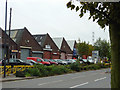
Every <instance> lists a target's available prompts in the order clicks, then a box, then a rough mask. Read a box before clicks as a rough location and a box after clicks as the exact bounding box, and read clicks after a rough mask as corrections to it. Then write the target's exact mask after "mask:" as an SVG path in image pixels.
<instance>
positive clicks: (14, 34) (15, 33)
mask: <svg viewBox="0 0 120 90" xmlns="http://www.w3.org/2000/svg"><path fill="white" fill-rule="evenodd" d="M23 32H24V29H14V30H11V31H10V37H11V38H12V40H13V41H15V42H16V43H17V44H18V43H19V42H20V39H21V38H22V34H23ZM6 33H7V34H8V33H9V31H8V30H7V31H6Z"/></svg>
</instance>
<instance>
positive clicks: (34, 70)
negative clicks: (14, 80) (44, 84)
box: [26, 68, 40, 76]
mask: <svg viewBox="0 0 120 90" xmlns="http://www.w3.org/2000/svg"><path fill="white" fill-rule="evenodd" d="M28 73H29V74H30V75H31V76H40V72H39V70H38V68H29V69H28V71H27V72H26V74H27V75H28Z"/></svg>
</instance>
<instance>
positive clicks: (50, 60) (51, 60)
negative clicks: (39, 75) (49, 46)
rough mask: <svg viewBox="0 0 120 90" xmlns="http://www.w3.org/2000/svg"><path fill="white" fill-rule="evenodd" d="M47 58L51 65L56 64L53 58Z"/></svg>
mask: <svg viewBox="0 0 120 90" xmlns="http://www.w3.org/2000/svg"><path fill="white" fill-rule="evenodd" d="M48 60H49V62H50V63H51V65H53V64H55V65H58V63H57V62H56V61H55V60H53V59H48Z"/></svg>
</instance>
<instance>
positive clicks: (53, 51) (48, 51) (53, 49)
mask: <svg viewBox="0 0 120 90" xmlns="http://www.w3.org/2000/svg"><path fill="white" fill-rule="evenodd" d="M33 36H34V38H35V39H36V41H37V42H38V43H39V44H40V45H41V47H42V49H43V52H44V54H43V58H44V59H59V57H60V55H59V51H58V50H59V49H58V47H57V45H56V44H55V43H54V41H53V40H52V38H51V37H50V35H49V34H48V33H47V34H37V35H33Z"/></svg>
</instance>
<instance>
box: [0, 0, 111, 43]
mask: <svg viewBox="0 0 120 90" xmlns="http://www.w3.org/2000/svg"><path fill="white" fill-rule="evenodd" d="M67 2H69V0H8V16H7V17H8V22H7V29H8V26H9V25H8V23H9V13H10V10H9V9H10V8H12V24H11V29H21V28H24V27H26V28H27V29H28V30H29V31H30V32H31V34H46V33H49V34H50V36H51V37H52V38H54V37H64V38H65V39H66V40H76V41H78V39H79V38H80V40H81V41H86V42H90V43H91V44H92V43H93V42H92V32H94V33H95V34H94V39H95V41H96V40H97V39H98V38H99V37H100V38H102V39H105V40H107V41H108V40H109V32H108V30H109V28H108V27H106V30H104V29H101V28H100V26H99V25H98V24H97V23H96V22H93V21H92V19H91V20H88V17H89V14H85V15H84V16H83V18H80V17H79V12H76V11H75V10H72V11H71V10H70V9H69V8H67V6H66V4H67ZM4 26H5V0H0V27H1V28H3V29H4V28H5V27H4Z"/></svg>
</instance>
